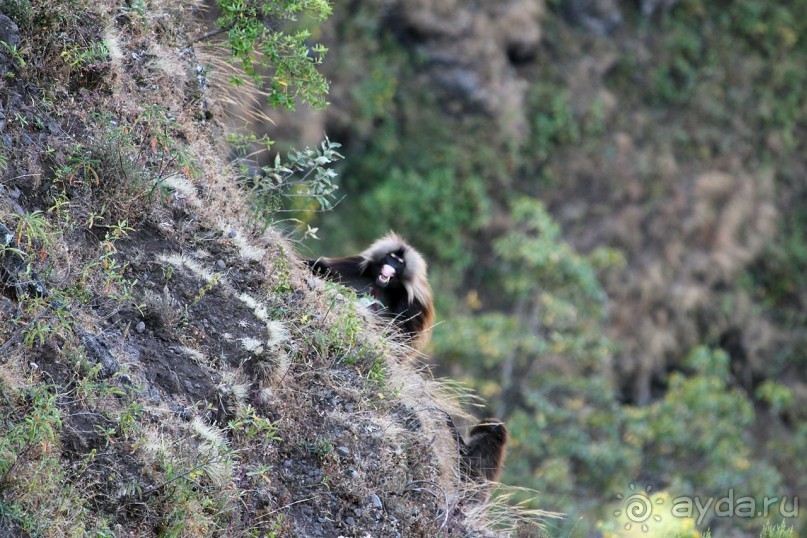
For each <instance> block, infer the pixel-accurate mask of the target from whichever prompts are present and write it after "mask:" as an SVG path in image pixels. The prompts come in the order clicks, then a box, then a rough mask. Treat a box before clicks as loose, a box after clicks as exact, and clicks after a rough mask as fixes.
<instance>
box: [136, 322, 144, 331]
mask: <svg viewBox="0 0 807 538" xmlns="http://www.w3.org/2000/svg"><path fill="white" fill-rule="evenodd" d="M145 330H146V324H145V323H144V322H142V321H141V322H138V324H137V325H135V331H137V332H138V333H140V334H143V332H145Z"/></svg>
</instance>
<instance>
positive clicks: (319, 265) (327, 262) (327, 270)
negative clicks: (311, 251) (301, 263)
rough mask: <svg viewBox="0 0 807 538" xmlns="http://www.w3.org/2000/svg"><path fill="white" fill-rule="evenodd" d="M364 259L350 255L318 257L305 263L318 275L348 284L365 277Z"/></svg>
mask: <svg viewBox="0 0 807 538" xmlns="http://www.w3.org/2000/svg"><path fill="white" fill-rule="evenodd" d="M363 261H364V258H362V257H361V256H350V257H347V258H317V259H316V260H306V261H305V263H306V264H307V265H308V266H309V267H310V268H311V270H312V271H314V272H315V273H317V274H318V275H321V276H324V277H327V278H330V279H331V280H335V281H336V282H341V283H344V284H347V283H349V282H353V281H356V280H360V279H362V278H363V276H364V274H363V271H362V268H361V263H362V262H363Z"/></svg>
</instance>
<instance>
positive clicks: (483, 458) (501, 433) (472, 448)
mask: <svg viewBox="0 0 807 538" xmlns="http://www.w3.org/2000/svg"><path fill="white" fill-rule="evenodd" d="M507 439H508V434H507V427H505V425H504V424H503V423H502V422H501V421H499V420H496V419H494V418H487V419H485V420H483V421H481V422H480V423H479V424H477V425H476V426H474V427H473V428H471V433H470V435H469V437H468V441H467V442H465V441H463V440H462V438H461V437H460V438H459V440H460V455H461V456H462V464H463V468H464V471H465V472H466V474H467V475H468V476H470V477H471V478H472V479H475V480H487V481H490V482H495V481H496V480H498V479H499V475H501V472H502V469H503V468H504V459H505V457H506V456H507Z"/></svg>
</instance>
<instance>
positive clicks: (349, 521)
mask: <svg viewBox="0 0 807 538" xmlns="http://www.w3.org/2000/svg"><path fill="white" fill-rule="evenodd" d="M345 523H347V524H348V526H350V527H353V526H355V525H356V520H355V519H353V518H352V517H350V516H347V517H346V518H345Z"/></svg>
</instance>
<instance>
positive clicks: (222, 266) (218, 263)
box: [216, 260, 227, 271]
mask: <svg viewBox="0 0 807 538" xmlns="http://www.w3.org/2000/svg"><path fill="white" fill-rule="evenodd" d="M216 269H218V270H219V271H223V270H225V269H227V264H226V263H224V260H218V261H216Z"/></svg>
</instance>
